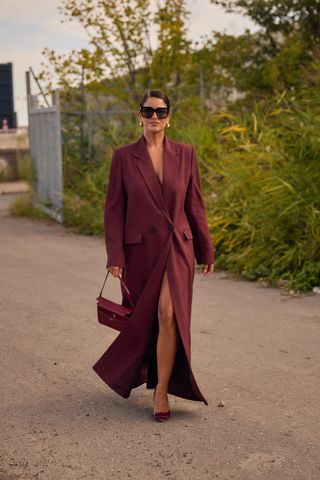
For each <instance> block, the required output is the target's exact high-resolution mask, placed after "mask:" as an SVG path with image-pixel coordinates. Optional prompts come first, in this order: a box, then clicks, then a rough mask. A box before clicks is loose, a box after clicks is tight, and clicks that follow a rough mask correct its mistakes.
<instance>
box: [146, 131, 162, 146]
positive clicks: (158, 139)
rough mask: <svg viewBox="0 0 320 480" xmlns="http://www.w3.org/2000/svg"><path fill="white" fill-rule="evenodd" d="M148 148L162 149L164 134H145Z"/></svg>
mask: <svg viewBox="0 0 320 480" xmlns="http://www.w3.org/2000/svg"><path fill="white" fill-rule="evenodd" d="M144 138H145V139H146V142H147V145H148V147H156V148H161V147H162V146H163V140H164V132H155V133H144Z"/></svg>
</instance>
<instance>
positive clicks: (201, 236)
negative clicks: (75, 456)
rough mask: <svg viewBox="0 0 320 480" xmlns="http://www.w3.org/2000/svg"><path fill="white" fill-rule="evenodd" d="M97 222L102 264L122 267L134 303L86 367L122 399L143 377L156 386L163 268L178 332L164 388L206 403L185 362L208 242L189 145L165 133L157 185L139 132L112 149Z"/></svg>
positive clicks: (209, 251) (209, 250) (188, 362)
mask: <svg viewBox="0 0 320 480" xmlns="http://www.w3.org/2000/svg"><path fill="white" fill-rule="evenodd" d="M104 221H105V240H106V249H107V257H108V259H107V267H108V266H121V267H124V272H123V279H124V282H125V284H126V285H127V287H128V288H129V290H130V292H131V294H132V297H133V300H134V302H135V310H134V313H133V315H132V316H131V319H130V321H129V324H128V326H127V327H126V328H125V330H123V331H122V332H120V333H119V335H118V336H117V337H116V339H115V340H114V341H113V343H112V344H111V345H110V347H109V348H108V350H107V351H106V352H105V353H104V354H103V355H102V357H101V358H100V359H99V360H98V361H97V362H96V363H95V365H94V366H93V369H94V371H95V372H96V373H97V374H98V375H99V376H100V377H101V378H102V380H103V381H104V382H106V383H107V384H108V385H109V386H110V387H111V388H112V389H113V390H115V391H116V392H117V393H118V394H119V395H121V396H122V397H124V398H128V397H129V396H130V392H131V389H132V388H135V387H138V386H139V385H141V384H143V383H145V382H146V387H147V388H154V387H155V386H156V384H157V359H156V341H157V335H158V319H157V306H158V299H159V294H160V288H161V282H162V277H163V273H164V271H165V269H166V270H167V274H168V281H169V287H170V291H171V297H172V302H173V307H174V312H175V317H176V320H177V325H178V329H179V334H180V335H179V342H178V350H177V355H176V359H175V364H174V367H173V372H172V375H171V379H170V382H169V386H168V387H169V388H168V393H170V394H172V395H176V396H178V397H182V398H186V399H189V400H196V401H203V402H204V403H205V404H206V405H207V404H208V402H207V400H206V399H205V398H204V396H203V395H202V393H201V392H200V390H199V387H198V385H197V383H196V381H195V378H194V375H193V372H192V369H191V337H190V321H191V303H192V290H193V280H194V273H195V259H196V260H197V263H198V264H211V263H213V261H214V249H213V247H212V243H211V238H210V234H209V229H208V225H207V221H206V214H205V208H204V204H203V200H202V196H201V189H200V180H199V171H198V165H197V159H196V156H195V151H194V148H193V147H192V146H191V145H187V144H183V143H178V142H175V141H173V140H171V139H169V138H168V137H166V136H165V138H164V164H163V185H161V183H160V180H159V178H158V176H157V174H156V171H155V169H154V167H153V164H152V160H151V157H150V155H149V152H148V149H147V145H146V140H145V137H144V136H142V137H141V138H140V139H139V140H138V141H137V142H136V143H132V144H129V145H125V146H122V147H118V148H116V149H115V150H114V153H113V157H112V163H111V168H110V174H109V183H108V191H107V195H106V201H105V217H104ZM122 303H123V304H124V305H128V304H127V301H126V299H125V298H123V299H122Z"/></svg>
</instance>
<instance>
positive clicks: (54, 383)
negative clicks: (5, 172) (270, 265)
mask: <svg viewBox="0 0 320 480" xmlns="http://www.w3.org/2000/svg"><path fill="white" fill-rule="evenodd" d="M13 198H14V195H13V194H11V195H10V194H3V195H0V245H1V262H0V266H1V267H0V268H1V276H0V278H1V288H0V314H1V337H0V342H1V357H0V359H1V377H0V381H1V385H0V391H1V394H0V395H1V407H0V408H1V424H2V425H1V430H0V436H1V464H0V465H1V466H0V480H16V479H26V480H31V479H39V480H80V479H86V480H87V479H90V480H91V479H92V480H114V479H117V480H125V479H134V480H144V479H150V480H162V479H169V480H182V479H183V480H206V479H210V480H212V479H220V480H222V479H225V480H230V479H236V480H242V479H243V480H273V479H274V480H283V479H288V480H312V479H315V480H319V478H320V425H319V417H320V415H319V405H320V382H319V377H320V362H319V359H320V351H319V333H320V332H319V330H320V296H319V295H312V296H304V297H301V298H288V297H286V296H284V295H283V294H281V292H280V291H279V290H276V289H273V288H266V287H263V286H261V285H258V284H256V283H250V282H245V281H239V280H234V279H232V278H231V277H230V276H228V275H226V274H225V273H224V272H217V273H215V274H213V275H211V276H210V277H207V278H203V277H201V276H200V275H198V274H197V275H196V279H195V284H194V302H193V316H192V362H193V370H194V373H195V376H196V379H197V381H198V383H199V387H200V389H201V390H202V392H203V394H204V396H205V397H206V398H207V400H208V402H209V405H208V406H205V405H204V404H202V403H198V402H191V401H187V400H183V399H179V398H177V397H174V396H170V404H171V409H172V417H171V418H170V420H169V421H168V422H166V423H164V424H160V423H157V422H155V421H154V420H153V419H152V391H150V390H147V389H146V388H145V385H142V386H141V387H139V388H137V389H134V390H133V391H132V394H131V396H130V398H129V399H123V398H122V397H120V396H118V395H117V394H116V393H115V392H113V391H112V390H111V389H110V388H108V387H107V386H106V385H105V384H104V383H103V382H102V381H101V380H100V378H99V377H98V376H97V375H96V374H95V372H94V371H93V370H92V365H93V364H94V363H95V361H96V360H97V359H98V358H99V357H100V356H101V355H102V353H103V352H104V351H105V350H106V349H107V347H108V345H109V344H110V343H111V341H112V340H113V338H115V336H116V335H117V333H116V332H114V331H112V330H110V329H108V328H107V327H104V326H102V325H100V324H98V322H97V319H96V306H95V298H96V296H97V295H98V293H99V289H100V287H101V284H102V281H103V279H104V275H105V248H104V243H103V239H102V238H92V237H85V236H79V235H75V234H73V233H70V232H69V231H67V230H66V229H65V228H64V227H62V226H61V225H58V224H56V223H54V222H50V221H43V220H30V219H23V218H12V217H10V215H9V213H8V210H7V209H8V205H9V203H10V202H11V201H12V200H13ZM108 282H109V286H108V284H107V287H108V292H109V293H110V294H112V295H115V296H117V295H118V294H119V292H118V282H117V280H115V279H113V278H111V279H110V280H108ZM220 402H222V404H221V403H220ZM219 405H220V406H219ZM221 405H224V406H221Z"/></svg>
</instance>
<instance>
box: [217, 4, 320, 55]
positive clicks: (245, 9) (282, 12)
mask: <svg viewBox="0 0 320 480" xmlns="http://www.w3.org/2000/svg"><path fill="white" fill-rule="evenodd" d="M210 1H211V3H213V4H215V5H220V6H221V7H223V8H224V9H225V10H226V11H227V12H230V13H232V12H234V13H242V14H244V15H247V16H248V17H250V18H251V19H252V20H253V21H254V22H255V23H256V24H257V25H259V26H260V27H261V28H262V29H263V30H264V32H265V34H266V35H267V36H268V38H269V40H270V43H271V45H272V47H273V48H274V49H276V48H277V41H276V34H279V33H281V34H284V35H287V34H288V33H290V32H291V31H292V30H293V29H298V30H299V31H301V33H302V34H303V37H304V38H305V39H308V40H309V41H310V43H312V42H314V41H318V40H320V0H282V1H281V2H279V1H278V0H210Z"/></svg>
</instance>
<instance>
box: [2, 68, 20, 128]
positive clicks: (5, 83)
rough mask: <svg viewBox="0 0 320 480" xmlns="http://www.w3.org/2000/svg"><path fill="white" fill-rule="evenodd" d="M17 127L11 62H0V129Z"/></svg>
mask: <svg viewBox="0 0 320 480" xmlns="http://www.w3.org/2000/svg"><path fill="white" fill-rule="evenodd" d="M2 128H9V129H10V128H17V116H16V112H15V111H14V104H13V80H12V63H0V129H2Z"/></svg>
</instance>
